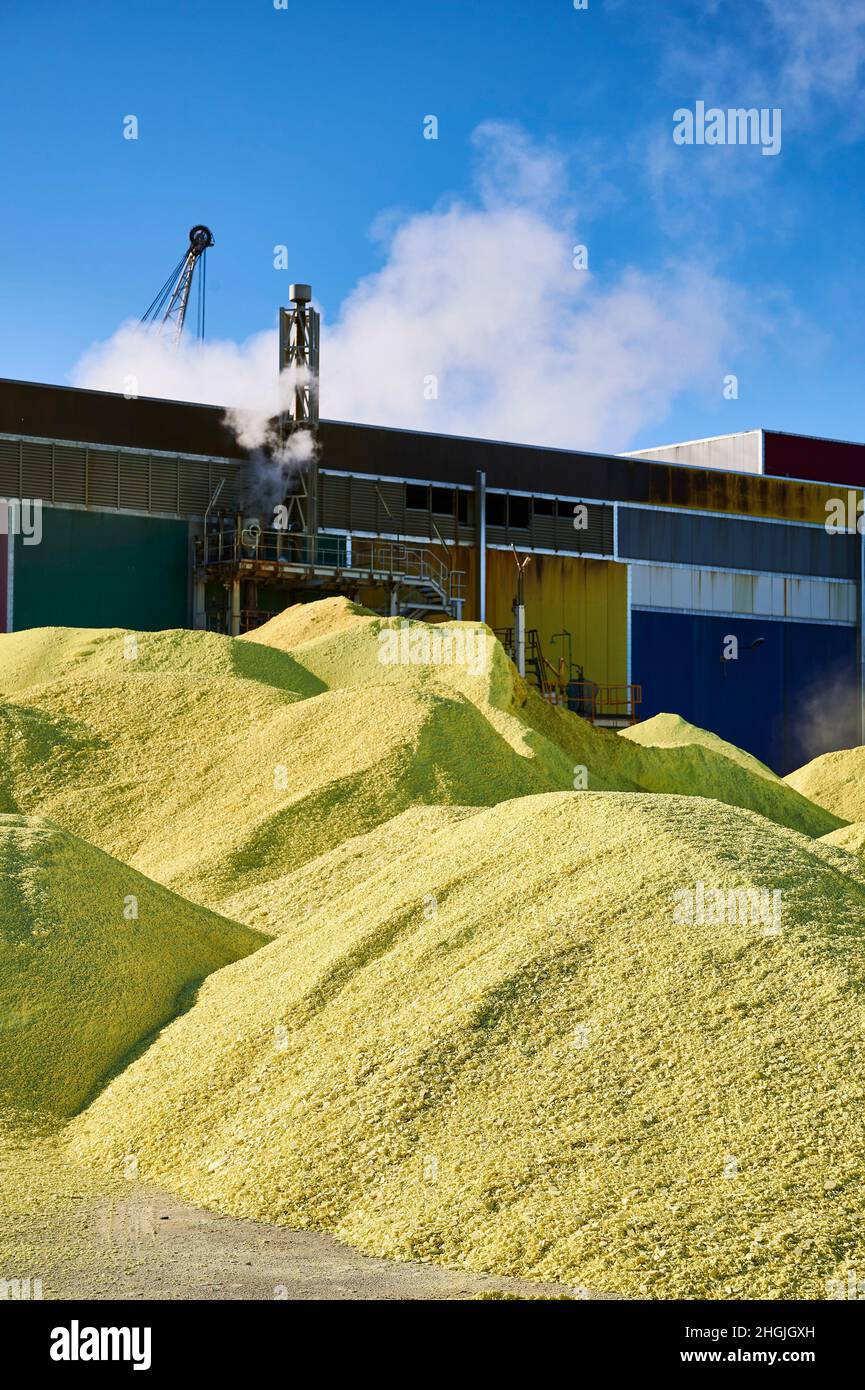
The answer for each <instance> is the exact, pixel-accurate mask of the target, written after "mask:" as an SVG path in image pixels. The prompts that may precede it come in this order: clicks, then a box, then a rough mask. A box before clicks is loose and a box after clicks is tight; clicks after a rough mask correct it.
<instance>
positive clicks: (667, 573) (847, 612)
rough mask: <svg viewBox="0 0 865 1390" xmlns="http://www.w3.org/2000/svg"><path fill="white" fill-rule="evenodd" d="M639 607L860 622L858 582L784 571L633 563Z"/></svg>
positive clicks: (634, 598) (634, 595) (633, 596)
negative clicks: (737, 571) (739, 571)
mask: <svg viewBox="0 0 865 1390" xmlns="http://www.w3.org/2000/svg"><path fill="white" fill-rule="evenodd" d="M631 602H632V604H633V606H634V608H663V609H679V610H682V609H691V610H696V611H698V612H705V613H737V614H741V615H742V616H743V617H748V616H758V617H759V616H765V617H773V618H799V619H807V620H811V621H815V622H835V623H849V624H855V623H856V621H857V614H856V585H855V584H852V583H846V582H841V583H837V582H836V583H831V582H829V581H827V580H824V579H799V578H794V577H792V576H784V575H760V574H724V573H721V572H719V571H717V570H698V569H674V568H672V567H671V566H669V565H634V566H633V579H632V586H631Z"/></svg>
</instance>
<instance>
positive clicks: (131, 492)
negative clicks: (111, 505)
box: [118, 454, 150, 512]
mask: <svg viewBox="0 0 865 1390" xmlns="http://www.w3.org/2000/svg"><path fill="white" fill-rule="evenodd" d="M118 467H119V470H120V505H121V507H129V508H130V509H131V510H132V511H138V512H146V511H147V509H148V507H149V505H150V478H149V473H150V458H149V456H148V455H147V454H120V456H119V459H118Z"/></svg>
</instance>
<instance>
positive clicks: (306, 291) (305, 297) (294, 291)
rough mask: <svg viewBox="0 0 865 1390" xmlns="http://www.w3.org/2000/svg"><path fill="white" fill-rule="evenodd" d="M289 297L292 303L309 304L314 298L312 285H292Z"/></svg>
mask: <svg viewBox="0 0 865 1390" xmlns="http://www.w3.org/2000/svg"><path fill="white" fill-rule="evenodd" d="M288 297H289V299H290V300H291V302H292V304H308V303H309V301H310V300H311V299H312V285H290V286H289V290H288Z"/></svg>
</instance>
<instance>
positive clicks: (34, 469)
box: [21, 441, 51, 502]
mask: <svg viewBox="0 0 865 1390" xmlns="http://www.w3.org/2000/svg"><path fill="white" fill-rule="evenodd" d="M21 463H22V467H21V496H22V497H41V498H42V500H43V502H45V501H48V502H50V500H51V445H50V444H31V443H30V442H29V441H25V442H24V443H22V445H21Z"/></svg>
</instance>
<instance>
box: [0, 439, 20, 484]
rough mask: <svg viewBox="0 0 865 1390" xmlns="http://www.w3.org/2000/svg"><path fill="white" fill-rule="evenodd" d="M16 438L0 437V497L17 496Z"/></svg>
mask: <svg viewBox="0 0 865 1390" xmlns="http://www.w3.org/2000/svg"><path fill="white" fill-rule="evenodd" d="M19 447H20V446H19V444H18V440H17V439H0V497H17V496H18V483H19V474H18V450H19Z"/></svg>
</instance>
